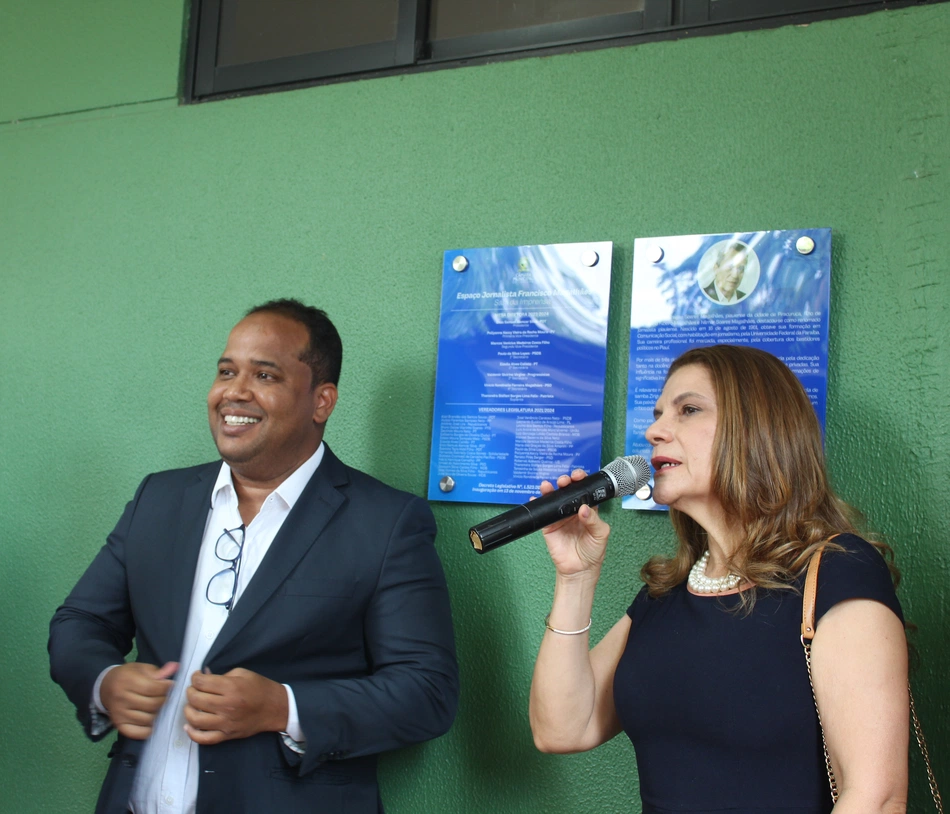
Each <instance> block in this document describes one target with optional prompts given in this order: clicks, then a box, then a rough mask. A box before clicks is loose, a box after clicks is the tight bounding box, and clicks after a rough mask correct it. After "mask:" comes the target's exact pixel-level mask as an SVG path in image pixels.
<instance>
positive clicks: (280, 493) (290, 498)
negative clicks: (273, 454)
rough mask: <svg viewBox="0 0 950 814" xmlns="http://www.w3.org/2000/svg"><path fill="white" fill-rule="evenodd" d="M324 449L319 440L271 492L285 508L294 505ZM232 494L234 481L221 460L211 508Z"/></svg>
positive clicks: (223, 501)
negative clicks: (311, 450) (310, 452)
mask: <svg viewBox="0 0 950 814" xmlns="http://www.w3.org/2000/svg"><path fill="white" fill-rule="evenodd" d="M325 450H326V445H325V444H324V443H323V441H321V442H320V446H318V447H317V451H316V452H314V453H313V455H311V456H310V457H309V458H307V460H306V461H304V462H303V463H302V464H301V465H300V466H298V467H297V468H296V469H295V470H294V471H293V472H291V473H290V475H288V476H287V477H286V478H285V479H284V480H283V481H281V483H280V484H279V485H278V486H277V488H276V489H274V491H273V492H272V493H271V494H276V495H277V497H279V498H280V499H281V500H282V501H283V502H284V503H285V504H286V506H287V509H292V508H293V507H294V504H295V503H296V502H297V499H298V498H299V497H300V494H301V493H302V492H303V490H304V487H305V486H306V485H307V483H308V482H309V481H310V478H312V477H313V473H314V472H316V471H317V467H318V466H320V462H321V461H322V460H323V453H324V451H325ZM232 496H233V497H234V498H236V497H237V494H236V492H235V491H234V481H233V480H232V479H231V467H230V466H228V465H227V464H226V463H225V462H224V461H222V462H221V469H220V470H218V478H217V480H216V481H215V482H214V488H213V489H212V490H211V508H212V509H216V508H218V507H219V506H223V505H224V503H225V501H227V500H230V499H231V498H232Z"/></svg>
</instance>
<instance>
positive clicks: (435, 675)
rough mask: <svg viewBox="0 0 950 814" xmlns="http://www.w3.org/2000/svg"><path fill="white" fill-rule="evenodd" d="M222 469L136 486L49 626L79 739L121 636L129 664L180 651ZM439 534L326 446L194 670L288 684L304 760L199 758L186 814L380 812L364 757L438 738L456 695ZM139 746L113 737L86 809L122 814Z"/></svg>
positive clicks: (268, 752) (413, 501)
mask: <svg viewBox="0 0 950 814" xmlns="http://www.w3.org/2000/svg"><path fill="white" fill-rule="evenodd" d="M219 467H220V463H219V462H216V463H210V464H205V465H202V466H197V467H192V468H190V469H181V470H173V471H168V472H160V473H157V474H154V475H149V476H148V477H147V478H146V479H145V480H144V481H143V482H142V484H141V485H140V486H139V488H138V491H137V492H136V494H135V497H134V498H133V499H132V501H131V502H130V503H129V504H128V505H127V506H126V508H125V512H124V513H123V515H122V518H121V519H120V520H119V523H118V525H117V526H116V527H115V530H114V531H113V532H112V534H110V535H109V538H108V540H107V542H106V544H105V546H103V548H102V549H101V550H100V552H99V554H98V555H97V556H96V558H95V560H94V561H93V562H92V564H91V565H90V566H89V568H88V569H87V571H86V572H85V574H84V575H83V576H82V578H81V579H80V580H79V582H78V584H77V585H76V587H75V588H74V589H73V591H72V593H70V595H69V596H68V597H67V599H66V601H65V602H64V604H63V605H62V606H61V607H60V608H59V609H58V610H57V611H56V614H55V615H54V617H53V620H52V622H51V624H50V640H49V652H50V664H51V674H52V677H53V679H54V680H55V681H56V682H57V683H59V684H60V685H61V686H62V687H63V689H64V690H65V691H66V694H67V696H68V697H69V699H70V700H71V701H72V702H73V704H74V705H75V706H76V711H77V716H78V718H79V720H80V722H81V723H82V724H83V726H84V727H85V728H86V732H87V733H88V734H90V737H91V730H90V725H91V715H90V709H89V704H90V700H91V698H92V690H93V685H94V683H95V680H96V678H97V676H98V675H99V673H100V672H101V671H102V670H103V669H105V668H106V667H108V666H109V665H112V664H119V663H122V662H123V661H124V659H125V656H126V655H127V654H128V653H129V651H130V650H131V648H132V644H133V640H134V642H135V644H136V646H137V647H138V657H137V660H138V661H140V662H148V663H151V664H156V665H161V664H164V663H165V662H168V661H178V660H179V659H180V657H181V647H182V640H183V638H184V633H185V623H186V621H187V615H188V608H189V603H190V598H191V589H192V583H193V580H194V574H195V569H196V566H197V561H198V551H199V548H200V546H201V540H202V535H203V532H204V528H205V524H206V522H207V517H208V511H209V509H210V506H211V490H212V487H213V486H214V482H215V479H216V477H217V473H218V470H219ZM435 532H436V528H435V521H434V519H433V517H432V513H431V511H430V510H429V507H428V504H426V502H425V501H423V500H422V499H420V498H417V497H414V496H413V495H409V494H407V493H405V492H400V491H397V490H396V489H392V488H390V487H388V486H386V485H385V484H383V483H380V482H379V481H377V480H375V479H373V478H371V477H369V476H368V475H365V474H364V473H362V472H359V471H357V470H355V469H351V468H350V467H348V466H345V465H344V464H343V463H341V462H340V460H339V459H338V458H337V457H336V456H335V455H334V454H333V453H332V452H331V451H330V449H329V448H327V449H326V450H325V454H324V457H323V461H322V462H321V464H320V466H319V468H318V469H317V471H316V473H315V474H314V476H313V477H312V478H311V479H310V482H309V483H308V484H307V486H306V487H305V489H304V491H303V493H302V494H301V496H300V498H299V500H298V501H297V503H296V504H295V505H294V508H293V509H292V510H291V512H290V514H289V515H288V517H287V519H286V520H285V521H284V524H283V526H282V527H281V529H280V531H279V533H278V534H277V536H276V537H275V539H274V542H273V544H272V545H271V548H270V549H269V551H268V552H267V554H266V556H265V557H264V560H263V561H262V563H261V565H260V567H259V569H258V571H257V572H256V573H255V575H254V577H253V579H252V580H251V582H250V583H249V584H248V586H247V587H246V589H245V590H244V593H243V594H242V596H241V599H240V601H239V602H238V603H237V604H236V605H235V607H234V610H233V612H232V613H231V615H230V616H229V617H228V620H227V622H226V623H225V625H224V627H223V628H222V629H221V632H220V634H219V635H218V638H217V639H216V640H215V642H214V644H213V645H212V647H211V650H210V651H209V653H208V656H207V659H206V663H207V665H208V666H209V667H210V668H211V670H212V671H213V672H214V673H219V674H220V673H226V672H227V671H229V670H231V669H233V668H235V667H244V668H246V669H248V670H252V671H254V672H256V673H260V674H261V675H264V676H266V677H268V678H270V679H273V680H274V681H278V682H280V683H282V684H289V685H290V686H291V687H292V688H293V691H294V696H295V698H296V702H297V709H298V713H299V716H300V723H301V727H302V729H303V731H304V734H305V735H306V738H307V744H306V752H305V754H303V755H299V754H297V753H295V752H293V751H292V750H290V749H288V748H287V747H286V746H285V745H284V744H283V743H282V741H281V739H280V736H279V735H278V734H277V733H262V734H259V735H256V736H254V737H251V738H246V739H241V740H231V741H226V742H224V743H221V744H218V745H215V746H201V747H199V767H200V775H199V778H200V779H199V783H198V806H197V810H198V812H199V814H215V813H216V812H221V813H222V814H224V812H227V814H239V812H249V813H250V812H267V811H281V812H295V811H307V812H326V813H327V814H335V813H337V812H344V811H345V812H359V813H360V814H362V812H367V814H368V813H369V812H372V814H376V812H378V811H382V806H381V803H380V802H379V793H378V789H377V785H376V756H377V755H378V754H379V753H380V752H384V751H386V750H389V749H395V748H398V747H401V746H405V745H408V744H412V743H417V742H419V741H423V740H426V739H428V738H433V737H436V736H438V735H441V734H442V733H444V732H445V731H446V730H448V728H449V726H450V725H451V723H452V720H453V718H454V716H455V710H456V706H457V701H458V669H457V665H456V659H455V645H454V639H453V633H452V622H451V615H450V608H449V599H448V592H447V590H446V585H445V577H444V575H443V572H442V566H441V564H440V562H439V558H438V555H437V553H436V550H435V546H434V544H433V541H434V538H435ZM181 678H182V679H183V680H186V679H187V677H181ZM142 743H143V742H141V741H133V740H129V739H127V738H124V737H122V736H121V735H120V736H119V737H118V740H117V741H116V744H115V746H114V747H113V749H112V752H111V753H110V757H111V760H112V762H111V765H110V768H109V771H108V774H107V776H106V780H105V782H104V784H103V787H102V792H101V794H100V797H99V804H98V806H97V808H96V811H97V814H99V813H100V812H101V814H119V813H120V812H125V811H126V810H127V802H128V799H129V794H130V792H131V788H132V781H133V777H134V773H135V770H136V766H137V764H138V756H139V753H140V752H141V749H142Z"/></svg>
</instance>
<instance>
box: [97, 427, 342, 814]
mask: <svg viewBox="0 0 950 814" xmlns="http://www.w3.org/2000/svg"><path fill="white" fill-rule="evenodd" d="M323 450H324V445H323V443H322V442H321V444H320V446H319V447H318V448H317V451H316V452H315V453H314V454H313V455H312V456H311V457H310V458H308V459H307V461H306V462H304V463H303V464H302V465H301V466H300V467H299V468H298V469H296V470H295V471H294V472H293V474H291V475H290V477H288V478H287V479H286V480H285V481H284V482H283V483H281V484H280V485H279V486H278V487H277V488H276V489H275V490H274V491H273V492H271V494H270V495H268V496H267V498H266V499H265V500H264V503H263V505H262V506H261V509H260V512H258V514H257V516H256V517H255V518H254V519H253V520H252V521H251V523H250V524H249V525H248V526H247V528H246V529H245V532H244V546H243V549H242V551H241V560H240V567H239V569H238V578H237V584H236V586H235V593H234V602H233V604H232V607H233V606H234V605H236V604H237V603H238V601H239V600H240V598H241V594H242V593H243V592H244V590H245V588H247V585H248V583H249V582H250V581H251V579H252V578H253V577H254V574H255V572H256V571H257V568H258V566H259V565H260V564H261V561H262V560H263V559H264V555H265V554H266V553H267V550H268V549H269V548H270V545H271V543H272V542H273V540H274V537H276V536H277V532H278V531H280V527H281V526H282V525H283V522H284V520H285V519H286V518H287V515H288V514H289V513H290V510H291V509H292V508H293V506H294V504H295V503H296V502H297V499H298V498H299V497H300V493H301V492H302V491H303V489H304V487H305V486H306V485H307V482H308V481H309V480H310V478H311V476H312V475H313V473H314V472H316V470H317V467H318V466H319V465H320V461H321V460H322V459H323ZM241 525H242V520H241V514H240V512H239V510H238V499H237V493H236V492H235V490H234V483H233V481H232V480H231V469H230V467H229V466H228V465H227V464H226V463H222V464H221V470H220V472H219V473H218V479H217V481H215V484H214V489H213V491H212V493H211V507H210V510H209V512H208V521H207V524H206V525H205V531H204V537H203V538H202V541H201V551H200V553H199V555H198V566H197V569H196V570H195V578H194V582H193V584H192V589H191V605H190V607H189V611H188V622H187V625H186V627H185V639H184V642H183V644H182V652H181V656H180V658H179V662H180V666H179V668H178V673H177V674H176V675H175V681H174V684H173V687H172V689H171V690H170V691H169V693H168V698H167V699H166V701H165V705H164V706H163V707H162V709H161V711H160V712H159V714H158V716H157V717H156V719H155V722H154V724H153V726H152V734H151V736H150V737H149V739H148V741H147V742H146V743H145V746H144V748H143V749H142V755H141V758H140V760H139V766H138V771H137V772H136V775H135V784H134V786H133V789H132V798H131V800H130V801H129V807H130V808H131V810H132V811H133V812H135V814H193V812H194V811H195V805H196V803H197V797H198V744H196V743H195V742H194V741H192V740H191V738H189V737H188V735H187V733H186V732H185V730H184V725H185V716H184V707H185V703H186V700H187V699H186V695H185V690H186V689H187V688H188V686H190V684H191V680H190V678H191V675H192V673H194V672H196V671H200V670H201V669H202V668H203V667H204V659H205V656H207V654H208V651H209V650H210V649H211V646H212V644H214V640H215V638H216V637H217V635H218V632H219V631H220V630H221V628H222V627H223V625H224V623H225V621H226V620H227V618H228V611H227V609H226V608H225V607H224V606H223V605H214V604H212V603H211V602H209V601H208V599H207V595H206V590H207V587H208V582H209V580H210V579H211V578H212V577H213V576H214V575H215V574H217V573H218V572H219V571H223V570H225V569H227V568H228V567H229V565H230V563H228V562H224V561H222V560H220V559H218V557H217V555H216V554H215V544H216V543H217V540H218V537H220V536H221V534H222V533H223V532H224V530H225V529H230V530H233V529H235V528H238V527H239V526H241ZM110 669H111V668H110ZM107 672H108V670H104V671H103V673H102V675H100V676H99V680H98V681H97V682H96V687H95V690H94V693H93V695H94V698H93V703H94V705H95V707H96V708H97V709H98V711H99V712H103V713H104V712H105V709H104V708H103V706H102V703H101V701H100V698H99V687H100V685H101V683H102V678H103V677H104V676H105V674H106V673H107ZM284 686H285V687H286V689H287V702H288V707H289V715H288V721H287V729H286V730H285V732H284V733H282V735H281V737H283V738H284V742H285V743H287V745H288V746H289V747H290V748H292V749H295V750H296V751H298V752H302V751H303V747H304V745H305V743H304V741H305V736H304V733H303V732H302V731H301V728H300V722H299V718H298V715H297V704H296V701H295V699H294V694H293V690H291V688H290V686H289V685H286V684H285V685H284Z"/></svg>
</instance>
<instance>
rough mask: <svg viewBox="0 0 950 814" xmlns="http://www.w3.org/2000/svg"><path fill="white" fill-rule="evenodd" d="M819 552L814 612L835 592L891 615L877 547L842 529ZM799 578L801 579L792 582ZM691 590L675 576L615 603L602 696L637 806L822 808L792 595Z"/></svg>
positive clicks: (826, 798)
mask: <svg viewBox="0 0 950 814" xmlns="http://www.w3.org/2000/svg"><path fill="white" fill-rule="evenodd" d="M835 543H837V544H838V545H840V546H842V547H843V548H844V549H845V551H843V552H838V551H826V552H825V554H824V555H823V557H822V562H821V569H820V571H819V573H818V601H817V607H816V616H817V618H818V620H819V621H820V619H821V617H822V616H823V615H824V614H825V613H827V611H828V610H829V609H830V608H832V607H833V606H834V605H836V604H837V603H838V602H842V601H844V600H847V599H857V598H864V599H873V600H876V601H878V602H882V603H883V604H885V605H886V606H887V607H889V608H890V609H891V610H893V611H894V613H895V614H897V616H898V617H899V618H900V619H901V620H902V621H903V615H902V613H901V607H900V604H899V602H898V601H897V596H896V595H895V593H894V588H893V586H892V583H891V578H890V573H889V571H888V570H887V565H886V564H885V562H884V559H883V558H882V557H881V555H880V554H879V553H878V552H877V550H876V549H875V548H874V547H873V546H871V545H870V544H869V543H867V542H866V541H865V540H862V539H861V538H860V537H856V536H854V535H850V534H842V535H839V536H838V537H836V538H835ZM799 587H801V586H799ZM738 604H739V598H738V596H737V595H732V596H725V597H720V598H717V597H712V596H695V595H693V594H691V593H689V591H687V590H686V584H685V583H683V584H681V585H678V586H677V587H676V588H674V589H673V590H672V591H671V592H670V593H669V594H667V595H666V596H664V597H662V598H660V599H652V598H650V597H649V596H648V595H647V593H646V588H644V589H643V590H641V591H640V593H639V594H638V595H637V597H636V599H635V600H634V602H633V605H631V606H630V609H629V610H628V611H627V613H628V615H629V616H630V618H631V620H632V625H631V628H630V635H629V638H628V639H627V645H626V648H625V650H624V653H623V655H622V656H621V658H620V662H619V663H618V665H617V672H616V675H615V677H614V703H615V705H616V709H617V714H618V716H619V718H620V722H621V724H622V725H623V728H624V731H625V732H626V733H627V735H628V736H629V738H630V740H631V741H632V743H633V746H634V749H635V750H636V756H637V770H638V772H639V775H640V796H641V798H642V801H643V814H668V813H669V812H692V814H696V813H697V812H708V813H711V812H728V814H762V813H763V812H786V813H787V814H826V812H829V811H831V808H832V803H831V794H830V792H829V790H828V777H827V774H826V773H825V764H824V758H823V756H822V749H821V734H820V730H819V726H818V717H817V714H816V713H815V706H814V702H813V700H812V695H811V688H810V686H809V683H808V673H807V670H806V667H805V656H804V653H803V651H802V645H801V641H800V639H799V636H800V633H801V615H802V599H801V595H800V594H799V593H793V592H792V591H774V592H765V591H760V592H759V595H758V597H757V598H756V603H755V608H754V610H753V612H752V613H751V614H749V615H745V616H743V615H741V614H737V613H736V612H734V610H732V611H731V610H730V609H735V608H736V607H737V605H738Z"/></svg>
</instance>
